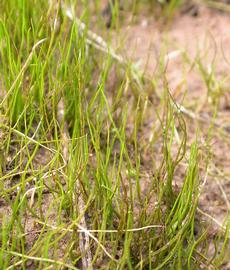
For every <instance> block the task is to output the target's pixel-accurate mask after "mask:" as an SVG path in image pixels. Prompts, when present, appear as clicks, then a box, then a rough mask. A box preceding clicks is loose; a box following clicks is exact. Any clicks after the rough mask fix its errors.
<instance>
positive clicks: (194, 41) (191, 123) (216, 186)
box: [113, 5, 230, 234]
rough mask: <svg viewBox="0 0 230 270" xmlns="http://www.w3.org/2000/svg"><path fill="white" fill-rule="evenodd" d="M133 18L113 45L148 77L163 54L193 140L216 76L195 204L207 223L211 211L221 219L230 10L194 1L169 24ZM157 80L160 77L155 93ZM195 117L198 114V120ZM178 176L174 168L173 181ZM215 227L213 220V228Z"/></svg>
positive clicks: (225, 197)
mask: <svg viewBox="0 0 230 270" xmlns="http://www.w3.org/2000/svg"><path fill="white" fill-rule="evenodd" d="M128 20H129V18H128V19H127V21H128ZM135 20H136V23H135V25H132V26H130V25H129V24H127V26H126V27H123V29H122V31H121V35H120V36H119V39H118V38H117V37H118V36H117V35H115V38H114V41H113V43H114V46H116V47H117V48H119V47H120V48H122V46H123V45H124V46H125V47H126V48H127V49H126V50H121V51H122V54H123V55H124V57H127V58H129V59H132V61H133V62H135V63H137V65H138V67H139V68H140V70H143V71H144V72H145V74H147V76H149V77H151V78H154V77H155V78H158V76H159V73H158V70H159V59H160V58H161V55H163V54H164V57H163V61H164V62H165V67H166V77H167V80H168V85H169V90H170V92H171V94H172V96H173V97H174V98H175V100H176V101H177V102H178V104H183V106H184V107H185V108H186V109H188V110H189V111H190V112H192V113H194V116H189V115H188V114H187V115H186V114H185V119H186V123H187V129H188V136H189V141H192V140H194V138H195V136H196V131H195V130H196V127H199V128H200V130H201V134H202V136H201V138H202V140H203V142H202V143H203V145H205V140H206V139H207V130H208V124H209V123H210V121H211V115H212V113H213V112H212V106H211V105H212V101H211V100H210V99H208V98H207V94H208V91H210V89H209V90H208V87H207V83H208V80H209V81H211V77H212V74H213V76H215V80H217V81H218V82H219V85H218V86H216V85H214V86H213V87H211V88H213V93H211V95H212V94H213V95H215V94H216V95H217V96H218V95H220V96H221V97H220V100H219V104H218V114H217V115H216V118H215V125H214V129H213V139H212V142H211V152H212V154H213V161H212V163H211V164H210V173H209V175H208V176H207V179H206V181H205V185H204V186H203V190H202V194H201V199H200V209H201V210H202V211H204V212H205V213H206V214H207V215H210V217H209V218H207V216H204V215H203V216H202V218H204V220H207V219H208V222H211V223H212V220H211V217H213V218H214V219H215V220H216V221H218V222H219V223H220V224H223V222H224V221H226V219H228V218H229V215H228V212H229V211H230V204H229V201H230V154H229V146H230V128H229V127H230V91H229V87H230V77H229V70H230V46H229V44H230V15H229V13H227V12H226V13H225V12H221V11H217V10H214V9H210V8H207V7H204V6H201V5H197V6H196V10H195V14H194V9H192V10H191V9H189V10H183V9H182V11H180V12H177V13H176V14H175V16H174V18H173V20H172V21H171V22H170V23H168V24H165V23H162V22H159V21H158V22H156V20H155V18H154V17H153V15H151V14H148V15H147V16H146V15H145V16H143V17H142V16H138V17H137V18H135ZM197 59H199V61H200V62H201V64H200V67H201V66H202V65H203V68H204V69H205V70H206V71H207V72H209V73H207V74H205V76H206V78H204V76H203V77H202V74H201V73H202V72H201V70H200V68H199V64H198V62H199V61H196V60H197ZM161 83H162V82H160V81H159V88H158V90H157V91H159V93H158V95H160V88H161V86H162V85H161ZM211 83H212V82H211ZM209 95H210V93H209ZM196 117H197V118H201V119H200V121H199V120H198V121H197V119H196ZM146 134H148V130H146ZM181 176H183V175H182V174H181V173H180V172H178V176H177V177H176V179H177V180H178V182H177V184H178V183H180V178H181ZM204 177H205V176H204V175H203V178H204ZM218 227H219V226H216V223H215V222H213V229H214V231H213V233H214V234H215V229H218Z"/></svg>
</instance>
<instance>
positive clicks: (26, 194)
mask: <svg viewBox="0 0 230 270" xmlns="http://www.w3.org/2000/svg"><path fill="white" fill-rule="evenodd" d="M176 2H178V1H172V2H171V4H169V5H170V6H169V7H168V8H169V10H170V12H172V10H173V9H174V8H175V5H176V4H177V3H176ZM142 4H143V5H144V3H142ZM67 6H68V5H67V4H66V7H67ZM88 6H89V5H88V4H87V3H79V6H78V8H79V9H78V12H76V13H77V14H78V16H79V18H80V19H81V21H83V22H84V23H85V24H86V28H85V29H83V28H84V27H82V25H80V24H79V22H78V21H75V20H74V19H73V20H70V19H69V18H68V16H67V15H68V14H66V7H64V6H61V5H60V3H59V4H57V3H56V1H53V2H52V1H45V0H39V1H27V0H20V1H18V0H2V1H1V4H0V72H1V77H0V98H1V99H0V113H1V120H0V146H1V148H0V157H1V170H0V187H1V189H0V203H1V206H0V207H1V211H0V246H1V250H0V269H84V262H83V260H82V258H83V257H84V256H86V255H87V254H88V255H87V256H90V255H89V252H90V253H91V256H92V257H91V258H90V260H91V262H90V263H91V266H92V267H93V268H94V269H178V270H179V269H209V268H208V267H210V269H221V268H220V267H221V265H223V264H224V263H225V262H226V261H228V260H229V253H228V247H229V246H228V239H229V224H228V223H226V227H225V228H226V230H219V231H218V233H217V234H216V238H215V239H209V237H208V224H207V223H206V222H202V218H200V213H199V211H197V210H198V204H199V198H200V193H201V189H202V184H203V180H204V179H203V176H202V177H201V174H200V164H201V163H202V164H203V165H204V167H205V175H206V174H208V173H209V171H208V170H209V164H210V159H211V158H212V154H211V151H209V150H210V148H209V147H210V145H209V141H208V140H207V144H206V148H205V149H202V147H201V145H200V142H199V136H200V130H199V128H198V129H197V130H196V136H195V138H193V142H192V143H191V141H189V142H188V134H187V125H186V120H185V116H184V115H183V113H182V112H181V110H180V108H179V107H178V106H179V105H178V104H176V103H175V101H174V99H173V98H172V96H171V94H170V92H169V91H168V87H167V81H166V78H165V74H164V70H165V69H164V63H163V60H160V61H161V63H160V67H159V71H158V76H156V77H154V78H151V79H150V78H148V77H147V76H145V74H142V73H141V72H140V70H138V68H137V66H135V65H133V64H132V63H131V62H130V61H125V60H124V59H123V58H119V57H120V56H119V55H116V54H115V52H113V50H112V49H110V50H109V51H106V50H105V48H106V47H104V46H107V44H104V43H103V40H99V41H98V40H93V35H90V34H89V32H88V31H90V30H91V26H92V23H91V15H92V10H90V9H89V8H88ZM93 8H96V9H97V10H98V11H97V12H98V14H100V1H96V5H95V7H93ZM115 8H117V7H115ZM80 10H81V12H80ZM117 10H118V8H117ZM97 12H96V11H95V14H96V13H97ZM136 12H139V9H138V10H137V11H136ZM116 14H117V13H116V11H114V12H113V19H114V28H115V29H114V28H111V29H106V26H105V25H104V29H103V30H102V29H101V28H100V27H101V25H103V23H102V22H101V21H100V20H99V21H98V26H97V25H93V30H94V31H95V32H96V31H97V29H100V31H101V32H102V31H103V33H104V32H106V31H107V32H108V33H107V36H109V32H110V31H116V30H119V29H116V27H117V24H116V20H117V19H118V18H117V17H116ZM97 27H98V28H97ZM90 33H91V32H90ZM91 34H92V33H91ZM108 39H109V38H108ZM98 42H99V43H98ZM108 44H109V43H108ZM160 58H161V59H163V58H164V55H163V52H162V55H161V57H160ZM184 59H185V63H190V59H189V56H187V55H185V56H184ZM203 68H204V67H203V66H202V62H201V63H200V65H199V71H198V72H200V74H201V76H203V78H204V80H205V78H206V82H207V87H208V88H209V90H210V91H209V95H210V96H211V97H212V100H213V111H214V112H215V110H216V109H218V106H217V104H218V98H219V96H220V95H221V93H220V92H217V91H215V89H216V88H215V89H214V90H213V89H212V87H213V84H214V82H215V83H216V84H218V83H219V82H218V81H216V79H215V75H214V74H212V77H211V78H210V77H207V76H208V75H207V73H206V72H205V70H203ZM112 78H115V79H112ZM161 81H163V90H162V91H161V96H159V95H158V96H156V92H157V93H159V91H158V90H156V88H157V87H158V86H159V85H160V82H161ZM63 110H64V112H63ZM213 115H214V116H213V117H215V113H213ZM213 121H214V120H213ZM212 133H213V123H212V122H211V123H210V127H209V131H208V136H209V139H210V140H211V137H212ZM181 164H182V165H181ZM181 167H182V168H183V174H182V175H183V177H182V178H183V179H181V186H180V188H176V187H175V185H174V179H175V175H176V174H177V170H179V169H181ZM84 226H86V227H84ZM85 230H86V231H85ZM82 238H85V239H88V238H89V246H87V249H88V250H84V245H85V246H86V244H87V243H86V242H87V241H86V240H85V239H83V240H82ZM81 245H83V247H81ZM212 246H214V247H215V248H214V254H211V255H210V247H212Z"/></svg>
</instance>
